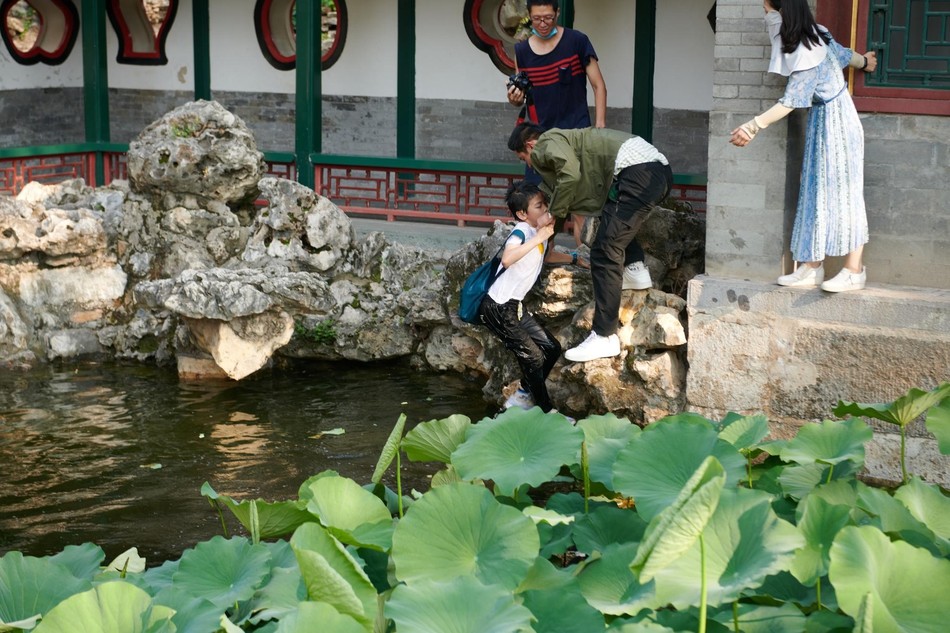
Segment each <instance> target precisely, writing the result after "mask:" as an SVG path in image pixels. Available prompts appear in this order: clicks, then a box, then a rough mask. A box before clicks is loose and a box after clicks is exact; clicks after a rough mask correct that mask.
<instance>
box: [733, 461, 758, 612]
mask: <svg viewBox="0 0 950 633" xmlns="http://www.w3.org/2000/svg"><path fill="white" fill-rule="evenodd" d="M745 466H746V472H747V473H748V474H749V490H752V488H754V486H753V485H752V454H751V453H750V454H749V455H748V456H747V457H746V460H745ZM737 630H738V629H737Z"/></svg>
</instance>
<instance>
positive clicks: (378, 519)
mask: <svg viewBox="0 0 950 633" xmlns="http://www.w3.org/2000/svg"><path fill="white" fill-rule="evenodd" d="M310 493H311V498H310V501H308V502H307V510H308V511H309V512H310V513H311V514H313V515H314V516H316V517H318V518H319V519H320V523H321V524H322V525H324V526H325V527H326V528H327V529H329V530H330V531H331V532H333V534H334V536H336V537H337V538H339V539H340V540H342V541H343V542H345V543H351V544H353V545H358V546H362V547H373V548H375V549H380V550H383V551H385V550H388V549H389V547H390V544H391V535H392V516H390V514H389V508H387V507H386V504H385V503H383V502H382V501H381V500H380V499H379V497H377V496H376V495H374V494H373V493H371V492H369V491H368V490H365V489H363V487H362V486H360V485H359V484H358V483H356V482H355V481H353V480H352V479H347V478H346V477H322V478H320V479H318V480H316V481H314V482H312V483H311V484H310Z"/></svg>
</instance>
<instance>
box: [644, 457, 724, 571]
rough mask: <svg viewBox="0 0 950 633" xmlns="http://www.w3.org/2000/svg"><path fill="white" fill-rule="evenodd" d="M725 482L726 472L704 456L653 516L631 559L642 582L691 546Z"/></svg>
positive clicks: (707, 518) (713, 507)
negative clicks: (686, 479)
mask: <svg viewBox="0 0 950 633" xmlns="http://www.w3.org/2000/svg"><path fill="white" fill-rule="evenodd" d="M725 483H726V473H725V471H723V469H722V465H721V464H720V463H719V460H717V459H716V458H715V457H713V456H709V457H707V458H706V459H705V460H704V461H703V463H702V465H701V466H700V467H699V468H698V469H696V472H695V473H694V474H693V476H692V477H690V479H689V481H687V482H686V485H685V486H683V489H682V490H681V491H680V494H679V496H677V497H676V499H675V500H674V501H673V503H672V504H671V505H670V506H669V507H668V508H666V509H665V510H663V511H662V512H660V513H659V514H658V515H656V516H655V517H653V520H651V521H650V523H649V525H647V530H646V533H645V534H644V535H643V540H642V541H641V542H640V547H639V548H638V549H637V556H636V558H634V560H633V562H632V563H630V569H631V570H633V572H634V573H635V574H637V577H638V578H639V580H640V582H641V583H645V582H647V581H649V580H651V579H652V578H653V577H654V575H655V574H656V572H657V571H659V570H660V569H662V568H664V567H666V566H667V565H669V564H670V563H672V562H673V561H675V560H676V559H677V558H679V557H680V556H681V555H682V554H683V553H684V552H686V551H687V550H688V549H690V548H691V547H692V546H693V544H694V543H695V542H696V539H698V538H699V536H700V535H701V534H702V532H703V529H704V528H705V527H706V524H707V523H708V522H709V519H710V517H711V516H712V515H713V512H715V511H716V506H717V505H718V503H719V495H720V494H721V493H722V488H723V486H724V485H725Z"/></svg>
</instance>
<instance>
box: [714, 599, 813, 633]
mask: <svg viewBox="0 0 950 633" xmlns="http://www.w3.org/2000/svg"><path fill="white" fill-rule="evenodd" d="M733 617H735V620H734V619H733ZM713 619H714V620H715V621H716V622H719V623H721V624H723V625H725V626H726V627H728V628H729V630H733V622H734V621H738V622H739V629H738V630H740V631H742V633H801V632H802V631H803V630H804V629H805V614H804V613H802V612H801V611H800V610H799V609H798V608H797V607H795V605H791V604H783V605H781V606H778V607H769V606H762V605H755V604H740V605H738V608H737V609H736V612H735V613H734V612H733V610H732V608H731V607H730V608H728V609H722V610H721V611H719V613H717V614H716V615H714V616H713Z"/></svg>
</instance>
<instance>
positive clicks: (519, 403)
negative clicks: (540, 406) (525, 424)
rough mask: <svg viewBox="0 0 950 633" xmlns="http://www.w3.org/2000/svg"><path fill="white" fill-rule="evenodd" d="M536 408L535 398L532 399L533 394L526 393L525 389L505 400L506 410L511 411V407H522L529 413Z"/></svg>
mask: <svg viewBox="0 0 950 633" xmlns="http://www.w3.org/2000/svg"><path fill="white" fill-rule="evenodd" d="M533 406H534V398H533V397H531V394H530V393H528V392H527V391H525V390H524V389H518V391H516V392H514V393H513V394H511V396H509V398H508V399H507V400H505V408H506V409H510V408H511V407H520V408H522V409H524V410H525V411H527V410H528V409H530V408H531V407H533Z"/></svg>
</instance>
